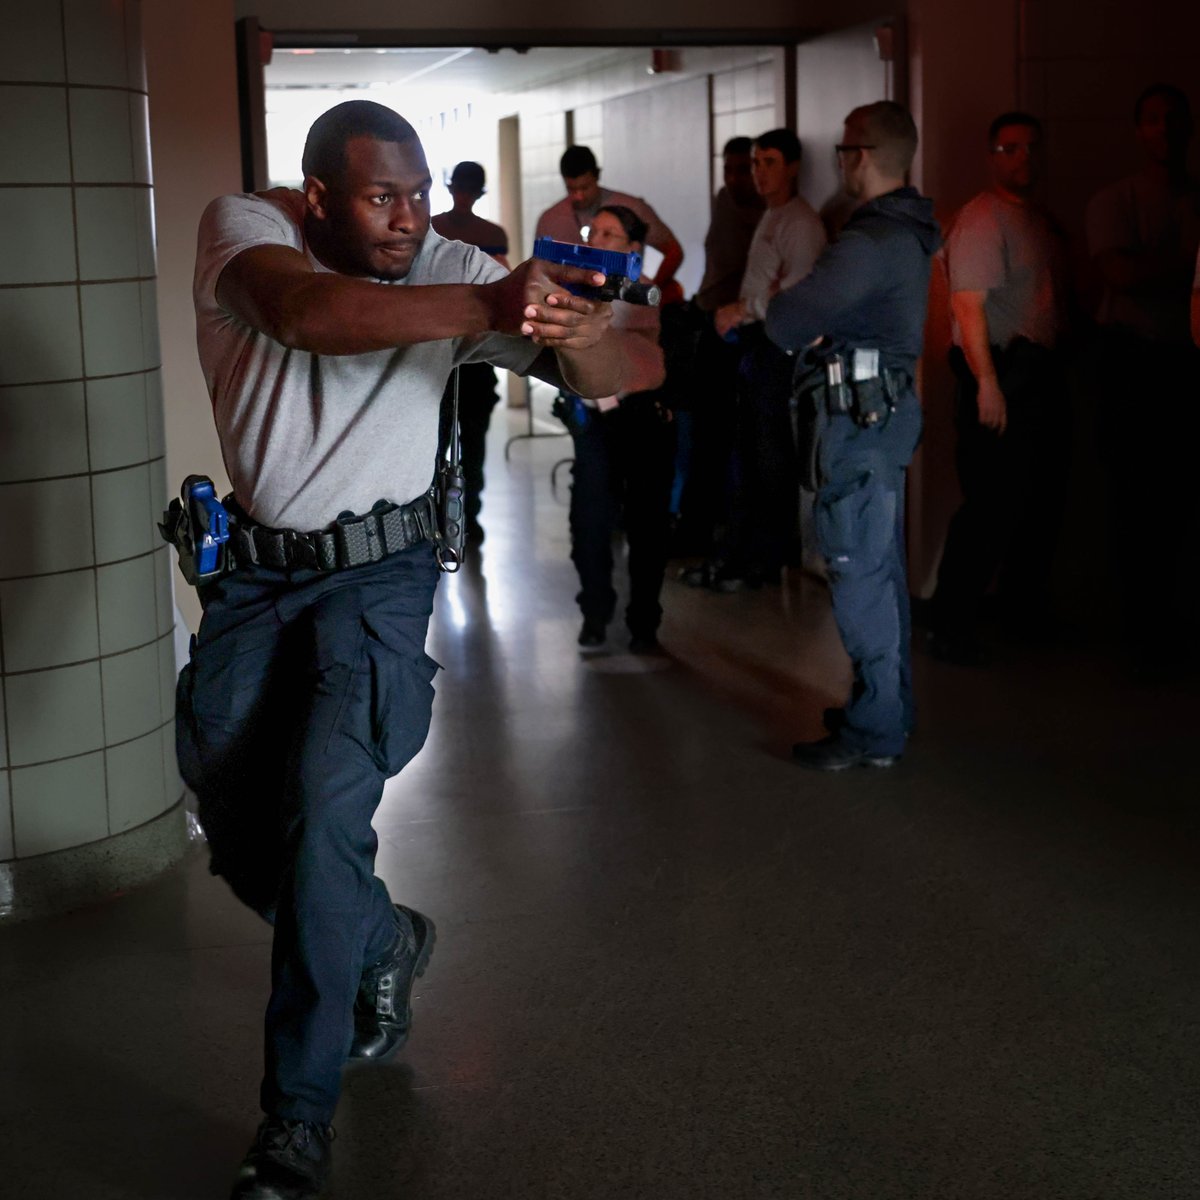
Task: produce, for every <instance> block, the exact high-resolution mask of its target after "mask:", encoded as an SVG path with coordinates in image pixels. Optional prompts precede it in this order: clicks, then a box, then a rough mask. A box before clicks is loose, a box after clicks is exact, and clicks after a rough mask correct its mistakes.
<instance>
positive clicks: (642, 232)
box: [597, 204, 650, 246]
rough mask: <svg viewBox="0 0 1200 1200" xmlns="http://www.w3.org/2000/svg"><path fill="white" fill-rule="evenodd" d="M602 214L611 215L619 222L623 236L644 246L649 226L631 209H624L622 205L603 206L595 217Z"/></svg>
mask: <svg viewBox="0 0 1200 1200" xmlns="http://www.w3.org/2000/svg"><path fill="white" fill-rule="evenodd" d="M602 212H606V213H611V214H612V215H613V216H614V217H616V218H617V220H618V221H620V222H621V228H622V229H623V230H625V236H626V237H627V238H628V239H629V240H630V241H631V242H640V243H641V244H642V245H643V246H644V245H645V244H646V234H647V233H649V232H650V226H649V225H647V224H646V222H645V221H643V220H642V218H641V217H639V216H638V215H637V213H635V212H634V211H633V209H632V208H626V207H625V205H624V204H605V205H604V206H603V207H602V208H599V209H597V216H598V215H599V214H600V213H602Z"/></svg>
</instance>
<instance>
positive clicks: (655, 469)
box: [570, 396, 674, 636]
mask: <svg viewBox="0 0 1200 1200" xmlns="http://www.w3.org/2000/svg"><path fill="white" fill-rule="evenodd" d="M586 414H587V415H586V418H585V419H584V420H583V421H582V422H581V423H576V424H575V425H574V427H573V428H572V430H571V436H572V438H573V439H574V443H575V464H574V467H573V468H572V485H571V513H570V521H571V559H572V561H573V562H574V563H575V569H576V570H577V571H578V572H579V584H580V591H579V596H578V601H579V607H580V609H581V610H582V612H583V616H584V619H585V620H587V621H589V622H592V623H594V624H598V625H607V624H608V622H609V621H610V620H612V616H613V610H614V609H615V607H616V603H617V593H616V590H615V589H614V588H613V583H612V570H613V554H612V539H613V534H614V533H615V532H616V530H617V528H618V526H619V525H621V526H623V527H624V530H625V539H626V541H627V543H628V545H629V605H628V607H627V609H626V610H625V620H626V623H627V624H628V626H629V630H630V632H631V633H633V634H634V636H646V635H649V634H652V633H654V631H655V630H657V629H658V625H659V622H660V620H661V619H662V606H661V604H660V603H659V594H660V592H661V591H662V582H663V573H664V572H665V570H666V565H667V543H668V540H669V535H670V514H669V508H670V500H671V478H672V472H673V470H674V433H673V430H672V428H671V425H670V424H669V423H668V422H667V421H666V420H665V419H664V417H663V415H662V414H661V413H660V411H659V410H658V409H657V407H656V406H655V405H654V403H653V401H652V400H650V398H649V397H648V396H630V397H627V398H626V399H625V400H622V401H621V404H620V406H619V407H617V408H615V409H610V410H609V411H608V412H603V413H601V412H598V411H596V410H595V409H588V410H586Z"/></svg>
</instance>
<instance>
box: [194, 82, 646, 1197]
mask: <svg viewBox="0 0 1200 1200" xmlns="http://www.w3.org/2000/svg"><path fill="white" fill-rule="evenodd" d="M304 176H305V178H304V189H303V191H300V192H294V191H288V190H286V189H277V190H275V191H272V192H267V193H264V194H262V195H258V196H226V197H222V198H221V199H219V200H217V201H214V202H213V204H211V205H210V206H209V208H208V210H207V211H206V212H205V214H204V217H203V220H202V222H201V228H200V241H199V250H198V254H197V264H196V278H195V301H196V319H197V336H198V342H199V349H200V360H201V364H202V366H203V369H204V376H205V379H206V381H207V383H208V387H209V392H210V394H211V397H212V403H213V413H214V416H215V419H216V423H217V429H218V432H219V435H220V441H221V449H222V453H223V454H224V457H225V462H226V466H227V468H228V471H229V475H230V478H231V479H232V480H233V485H234V495H235V498H236V505H234V506H233V507H232V508H231V520H232V521H234V522H235V523H236V525H237V529H238V534H237V537H236V538H235V539H234V544H235V545H236V547H237V564H238V565H237V569H236V570H233V571H232V572H229V573H226V574H224V575H223V576H221V577H220V578H219V579H218V580H217V581H216V582H212V583H209V584H207V585H206V586H205V588H204V592H203V597H202V598H203V600H204V604H205V611H204V619H203V621H202V623H201V626H200V631H199V637H198V640H197V642H196V644H195V647H194V650H193V653H192V658H191V661H190V662H189V663H188V665H187V666H186V667H185V668H184V670H183V672H182V673H181V676H180V681H179V688H178V705H177V744H178V750H179V759H180V767H181V770H182V772H183V775H184V778H185V779H186V780H187V782H188V784H189V785H190V786H191V787H192V789H193V790H194V791H195V793H196V795H197V797H198V803H199V813H200V819H201V823H202V824H203V826H204V830H205V834H206V836H207V838H208V842H209V847H210V851H211V856H212V864H211V865H212V870H213V872H214V873H216V874H220V875H222V876H224V877H225V879H226V880H227V881H228V882H229V884H230V886H231V887H232V888H233V889H234V891H235V893H236V894H237V895H238V896H239V898H241V899H242V900H244V901H245V902H246V903H247V904H249V905H250V906H251V907H253V908H254V909H255V910H256V911H258V912H259V913H261V914H262V915H263V916H264V917H266V918H267V919H268V920H270V921H272V922H273V924H274V927H275V929H274V944H273V950H272V989H271V999H270V1003H269V1006H268V1009H267V1016H266V1074H265V1077H264V1079H263V1083H262V1091H261V1103H262V1107H263V1110H264V1112H265V1114H266V1117H265V1120H264V1121H263V1123H262V1125H261V1126H260V1127H259V1132H258V1136H257V1137H256V1139H255V1141H254V1144H253V1145H252V1147H251V1149H250V1152H249V1154H248V1155H247V1157H246V1160H245V1162H244V1163H243V1166H242V1170H241V1173H240V1175H239V1177H238V1181H237V1183H236V1185H235V1188H234V1193H233V1195H234V1196H235V1197H238V1198H241V1200H269V1198H278V1197H280V1196H284V1195H286V1196H288V1197H291V1198H295V1200H301V1198H303V1197H314V1196H316V1195H317V1193H318V1192H319V1191H320V1190H321V1187H322V1185H323V1183H324V1181H325V1180H326V1178H327V1177H328V1174H329V1165H330V1141H331V1139H332V1129H331V1127H330V1121H331V1120H332V1117H333V1113H334V1109H335V1107H336V1104H337V1099H338V1093H339V1088H340V1075H341V1070H342V1067H343V1066H344V1064H345V1061H346V1059H347V1057H350V1058H357V1059H363V1060H377V1059H382V1058H385V1057H388V1056H389V1055H391V1054H392V1053H394V1052H395V1051H396V1050H397V1049H399V1047H400V1046H401V1045H402V1044H403V1042H404V1040H405V1038H406V1037H407V1034H408V1026H409V1021H410V1017H411V1009H410V1006H409V996H410V992H411V989H412V985H413V980H414V979H415V977H416V976H417V975H419V974H421V973H422V972H423V971H424V969H425V966H426V964H427V963H428V961H429V956H430V954H431V952H432V949H433V944H434V929H433V923H432V922H431V921H430V920H429V919H428V918H427V917H426V916H424V915H423V914H421V913H419V912H417V911H416V910H414V909H411V908H406V907H404V906H403V905H394V904H393V903H392V901H391V899H390V897H389V896H388V892H387V888H386V887H385V886H384V884H383V882H382V881H381V880H379V879H378V878H376V877H375V875H374V859H375V849H376V837H375V834H374V832H373V830H372V828H371V818H372V815H373V814H374V812H375V809H376V808H377V806H378V804H379V800H380V797H381V795H382V791H383V784H384V781H385V780H386V779H387V778H388V777H389V776H390V775H394V774H396V773H397V772H398V771H399V770H400V769H401V768H402V767H403V766H404V765H405V764H406V763H407V762H408V761H409V760H410V759H411V758H412V757H413V755H415V754H416V753H417V751H418V750H419V749H420V747H421V745H422V743H423V741H424V739H425V735H426V732H427V730H428V727H429V719H430V711H431V705H432V700H433V688H432V686H431V683H432V678H433V675H434V673H435V671H436V669H437V664H436V663H434V662H433V660H432V659H430V658H429V657H428V655H426V653H425V649H424V644H425V634H426V629H427V626H428V621H429V614H430V611H431V607H432V603H433V591H434V585H435V583H436V579H437V567H436V564H435V560H434V553H433V549H432V546H431V545H430V542H429V540H427V538H428V535H429V531H430V520H429V518H430V512H429V506H428V503H427V501H426V500H425V498H424V497H425V494H426V492H427V491H428V489H429V487H430V480H431V477H432V476H433V473H434V466H435V459H436V456H437V445H438V412H439V404H440V401H441V398H442V393H443V389H444V388H445V385H446V378H447V375H448V374H449V372H450V370H451V368H452V367H453V366H454V365H455V364H457V363H464V362H477V361H487V362H491V363H494V364H496V365H498V366H503V367H507V368H509V369H511V370H514V371H519V372H521V373H525V372H533V373H536V374H538V375H540V376H541V377H543V378H546V379H549V380H550V381H552V382H555V383H556V384H559V385H560V386H569V387H570V388H571V390H572V391H575V392H577V393H579V394H580V395H584V396H609V395H612V394H614V393H617V392H619V391H621V390H622V389H623V388H624V387H625V386H626V382H627V371H626V367H625V359H626V356H625V354H624V352H623V349H622V347H623V341H624V338H625V336H626V335H622V334H620V333H617V332H615V331H612V330H610V329H609V322H610V320H611V308H610V306H609V305H607V304H599V303H594V302H591V301H588V300H585V299H582V298H579V297H576V296H574V295H571V294H570V293H569V292H568V291H567V290H566V287H565V285H568V284H582V283H592V284H596V283H600V282H603V277H602V276H597V275H596V274H594V273H592V272H588V271H584V270H580V269H578V268H561V267H557V266H552V265H551V264H547V263H536V262H531V263H524V264H522V265H521V266H519V267H518V268H517V269H516V270H515V271H514V272H513V273H512V274H508V273H507V272H506V271H505V270H504V268H503V267H501V266H500V265H499V264H497V263H496V262H494V261H493V260H492V259H491V258H489V257H488V256H487V255H486V254H485V253H483V251H481V250H480V249H478V248H477V247H474V246H468V245H465V244H463V243H459V242H452V241H447V240H446V239H444V238H442V237H440V236H439V235H438V234H437V233H434V232H431V231H430V228H429V222H430V214H429V200H428V196H429V186H430V176H429V167H428V165H427V164H426V161H425V154H424V151H423V149H422V147H421V143H420V141H419V140H418V138H417V135H416V133H415V132H414V130H413V129H412V127H411V126H410V125H409V124H408V122H406V121H405V120H403V118H401V117H399V116H398V115H397V114H396V113H394V112H392V111H391V110H390V109H387V108H384V107H383V106H381V105H378V104H373V103H370V102H367V101H354V102H351V103H347V104H342V105H338V106H337V107H336V108H333V109H331V110H330V111H329V112H327V113H325V114H324V115H323V116H322V117H320V118H319V119H318V120H317V121H316V123H315V124H314V125H313V127H312V129H311V130H310V132H309V136H308V141H307V143H306V145H305V151H304ZM414 498H419V499H418V500H417V503H415V504H412V505H406V504H405V503H404V502H407V501H412V500H413V499H414ZM397 504H399V505H401V506H402V507H400V508H397V507H396V505H397ZM356 514H358V515H356ZM329 547H333V548H334V549H336V556H334V557H330V556H329V554H328V553H327V550H328V548H329Z"/></svg>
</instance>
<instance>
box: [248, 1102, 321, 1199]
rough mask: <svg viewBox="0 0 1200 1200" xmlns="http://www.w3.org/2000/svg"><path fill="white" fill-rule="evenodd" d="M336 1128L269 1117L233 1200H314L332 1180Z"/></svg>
mask: <svg viewBox="0 0 1200 1200" xmlns="http://www.w3.org/2000/svg"><path fill="white" fill-rule="evenodd" d="M332 1142H333V1127H332V1126H330V1125H318V1124H317V1123H316V1122H315V1121H287V1120H284V1119H283V1118H282V1117H267V1118H266V1120H265V1121H263V1123H262V1124H261V1125H260V1126H259V1127H258V1133H257V1134H255V1136H254V1144H253V1145H252V1146H251V1147H250V1150H249V1152H248V1153H247V1155H246V1157H245V1158H244V1159H243V1160H242V1166H241V1170H239V1171H238V1177H237V1182H236V1183H234V1185H233V1192H232V1195H231V1200H312V1198H313V1197H316V1196H318V1195H319V1194H320V1192H321V1189H322V1188H323V1187H324V1186H325V1183H326V1181H327V1180H328V1179H329V1171H330V1168H331V1167H332V1165H333V1155H332V1151H331V1148H330V1147H331V1144H332Z"/></svg>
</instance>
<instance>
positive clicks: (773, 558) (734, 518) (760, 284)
mask: <svg viewBox="0 0 1200 1200" xmlns="http://www.w3.org/2000/svg"><path fill="white" fill-rule="evenodd" d="M800 155H801V146H800V139H799V138H798V137H797V136H796V135H795V134H794V133H793V132H792V131H791V130H790V129H772V130H769V131H768V132H766V133H763V134H760V135H759V136H758V137H756V138H755V139H754V143H753V148H752V152H751V170H752V173H753V178H754V187H755V190H756V191H757V192H758V194H759V195H760V196H761V197H762V198H763V201H764V202H765V204H766V211H765V212H764V213H763V215H762V217H761V218H760V219H759V222H758V225H757V226H756V228H755V230H754V238H753V240H752V241H751V243H750V251H749V255H748V257H747V259H746V270H745V272H744V274H743V275H742V284H741V288H740V294H739V296H738V299H737V300H734V301H732V302H731V303H729V304H725V305H722V306H721V307H720V308H719V309H717V311H716V313H715V314H714V315H713V327H714V329H715V331H716V334H717V336H718V337H722V338H724V337H731V338H736V340H737V343H738V346H739V347H740V349H741V358H740V360H739V363H738V395H737V434H736V448H735V451H734V456H735V457H734V471H733V485H732V495H731V498H730V518H729V521H728V523H727V524H726V526H725V528H724V530H722V533H721V537H720V539H719V541H718V544H717V546H716V547H715V549H714V553H713V555H712V557H711V558H710V560H709V561H708V562H706V563H702V564H701V565H700V566H698V567H695V568H692V569H691V570H689V571H687V572H686V573H685V574H684V576H683V579H684V582H685V583H687V584H689V585H690V586H692V587H710V588H713V589H714V590H716V591H720V592H734V591H738V590H739V589H741V588H743V587H759V586H761V585H762V584H763V583H778V582H779V580H780V578H781V577H782V574H783V569H784V567H785V566H786V565H787V563H788V561H789V559H790V558H791V557H792V541H793V537H794V535H795V532H796V528H797V524H798V518H799V488H798V480H797V476H796V448H795V441H794V438H793V433H792V419H791V411H790V405H791V392H792V387H791V384H792V360H791V359H790V358H789V357H788V356H787V355H786V354H784V353H783V352H782V351H781V350H780V349H779V348H778V347H777V346H776V345H775V344H774V343H773V342H772V341H771V340H770V339H769V338H768V337H767V336H766V334H765V332H764V329H763V318H764V317H765V315H766V311H767V304H768V302H769V301H770V299H771V297H772V296H774V295H775V294H776V293H777V292H778V291H779V290H780V289H781V288H788V287H790V286H791V285H792V284H794V283H796V282H797V281H798V280H800V279H803V278H804V277H805V276H806V275H807V274H808V273H809V271H811V270H812V267H813V263H815V262H816V261H817V256H818V255H819V254H820V253H821V251H822V250H823V249H824V248H825V241H826V238H825V228H824V226H823V225H822V224H821V218H820V217H818V216H817V214H816V212H815V210H814V209H813V207H812V205H810V204H809V203H808V201H807V200H805V199H804V198H803V197H802V196H800V195H799V194H798V192H797V190H796V179H797V176H798V174H799V171H800Z"/></svg>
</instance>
